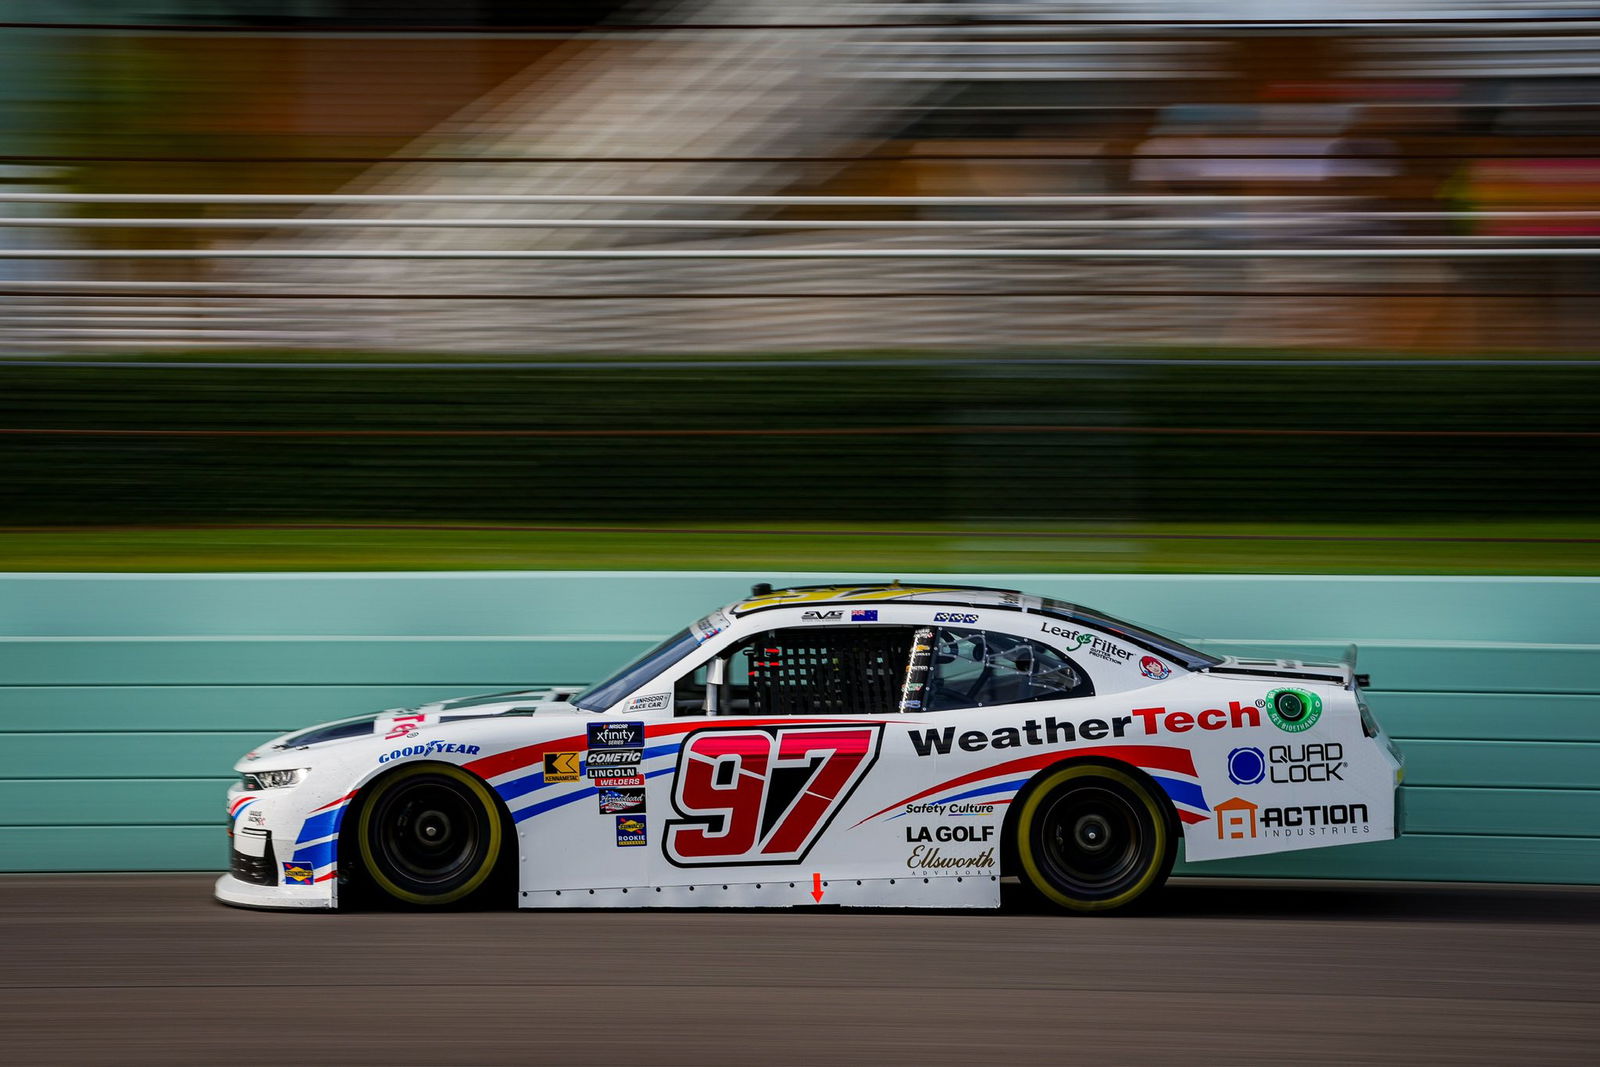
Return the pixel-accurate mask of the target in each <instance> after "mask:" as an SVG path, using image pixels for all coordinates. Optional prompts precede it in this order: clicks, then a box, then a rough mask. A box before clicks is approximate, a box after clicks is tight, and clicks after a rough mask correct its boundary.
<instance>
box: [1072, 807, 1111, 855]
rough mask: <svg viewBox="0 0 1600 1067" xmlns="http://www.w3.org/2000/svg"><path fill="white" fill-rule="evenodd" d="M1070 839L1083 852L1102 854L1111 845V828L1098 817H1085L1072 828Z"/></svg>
mask: <svg viewBox="0 0 1600 1067" xmlns="http://www.w3.org/2000/svg"><path fill="white" fill-rule="evenodd" d="M1072 837H1073V840H1075V841H1076V842H1077V843H1078V847H1079V848H1081V849H1083V850H1084V851H1085V852H1102V851H1104V850H1105V849H1106V848H1107V846H1109V845H1110V844H1111V827H1110V825H1109V824H1108V823H1107V822H1106V820H1105V819H1104V818H1103V817H1102V816H1099V815H1085V816H1083V817H1082V818H1081V819H1079V820H1078V821H1077V824H1076V825H1074V826H1073V828H1072Z"/></svg>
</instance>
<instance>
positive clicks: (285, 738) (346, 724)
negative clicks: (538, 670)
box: [239, 685, 588, 770]
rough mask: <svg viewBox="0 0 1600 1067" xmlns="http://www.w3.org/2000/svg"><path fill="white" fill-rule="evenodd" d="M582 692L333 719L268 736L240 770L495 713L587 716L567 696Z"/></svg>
mask: <svg viewBox="0 0 1600 1067" xmlns="http://www.w3.org/2000/svg"><path fill="white" fill-rule="evenodd" d="M582 691H583V687H582V686H577V685H567V686H551V687H549V688H546V689H522V690H517V691H515V692H510V693H484V694H480V695H477V696H466V697H456V698H453V699H450V700H436V701H434V702H432V703H429V704H420V705H418V706H417V707H414V708H390V709H389V710H388V711H380V712H378V713H377V714H376V715H358V716H356V717H355V718H352V719H337V720H335V721H333V722H326V723H322V724H321V725H319V726H313V727H310V728H309V729H303V730H295V731H293V732H291V733H287V734H283V735H282V736H279V737H275V738H273V739H272V740H271V741H268V742H267V743H266V744H264V745H260V746H258V747H257V748H256V750H255V751H254V752H251V753H249V754H248V755H246V756H245V757H244V759H242V760H240V761H239V769H241V770H248V769H250V767H251V766H252V765H253V764H254V763H255V761H256V760H258V759H263V758H265V757H269V756H272V755H273V754H275V753H280V752H284V751H287V750H290V749H294V750H300V749H307V748H317V747H320V746H323V745H332V744H338V743H340V742H347V741H355V740H358V739H363V738H371V737H405V736H408V735H415V733H416V732H417V731H419V730H425V729H429V728H431V727H435V726H439V725H441V724H443V723H451V722H460V721H462V720H464V719H485V718H492V717H494V716H497V715H518V716H522V715H587V714H588V713H587V712H582V711H579V710H578V709H577V708H575V707H573V706H572V698H573V697H574V696H576V695H577V694H579V693H581V692H582Z"/></svg>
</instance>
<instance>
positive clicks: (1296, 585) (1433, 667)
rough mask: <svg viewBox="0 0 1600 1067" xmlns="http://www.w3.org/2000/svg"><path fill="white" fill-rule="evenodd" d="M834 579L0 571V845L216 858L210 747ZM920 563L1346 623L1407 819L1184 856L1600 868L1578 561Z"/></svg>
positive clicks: (1450, 869)
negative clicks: (1366, 566) (1110, 565)
mask: <svg viewBox="0 0 1600 1067" xmlns="http://www.w3.org/2000/svg"><path fill="white" fill-rule="evenodd" d="M838 577H843V578H846V579H855V578H863V579H868V578H870V579H882V578H884V577H890V578H893V577H899V578H902V579H904V580H907V581H911V580H914V579H916V578H917V577H918V576H917V575H913V574H904V575H877V574H874V575H836V574H829V575H815V574H785V573H773V574H744V573H710V572H696V573H672V574H641V573H632V572H604V571H597V572H547V573H532V572H472V573H451V574H429V573H422V574H261V575H256V574H245V575H32V574H12V575H0V734H3V735H4V737H3V744H0V870H5V871H63V870H193V869H200V870H206V869H221V868H222V867H223V866H225V863H226V848H225V843H224V842H225V837H224V834H223V817H222V793H223V791H224V789H225V788H226V785H227V782H228V780H229V768H230V767H231V766H232V763H233V761H234V760H235V759H236V758H237V757H238V756H239V755H240V754H241V753H243V752H245V751H247V750H248V749H250V748H251V747H252V746H253V745H255V744H256V743H257V742H259V741H261V740H263V739H264V738H266V737H268V736H270V735H273V734H276V733H280V732H282V731H284V730H288V729H292V728H294V727H299V726H305V725H309V724H311V723H315V722H318V721H322V720H326V719H332V718H338V717H341V716H345V715H352V714H358V713H360V712H363V711H373V710H378V709H381V708H388V707H395V706H399V705H404V704H412V703H416V702H419V701H423V700H428V699H431V698H435V697H441V696H451V695H459V694H462V693H468V692H475V691H483V690H494V689H503V688H507V687H516V686H528V685H538V684H544V683H553V682H582V681H587V680H591V679H593V678H595V677H596V676H598V675H599V674H600V673H602V672H603V671H605V670H606V669H608V668H610V667H612V666H615V665H616V664H617V663H619V662H621V661H622V660H623V659H625V658H626V657H627V656H628V655H630V654H631V653H632V652H634V651H635V650H637V649H639V648H641V647H643V646H644V645H646V644H647V643H651V642H654V641H655V640H658V639H659V638H660V637H662V636H663V635H665V634H666V633H668V632H669V631H671V630H673V629H676V628H677V627H679V626H682V625H683V624H684V623H685V622H687V621H688V620H690V619H692V618H695V617H698V616H699V615H701V614H703V613H704V612H705V611H706V610H708V609H709V608H711V607H714V606H716V605H718V604H721V603H725V602H727V601H730V600H733V599H736V598H737V597H739V596H742V595H744V593H745V592H746V591H747V590H748V588H749V586H750V584H751V583H752V582H754V581H770V582H772V583H773V584H774V585H778V586H782V585H785V584H814V583H816V582H819V581H823V580H828V579H832V578H838ZM938 577H939V579H940V580H944V581H958V582H964V583H971V584H993V585H1004V586H1011V587H1015V588H1020V589H1024V590H1027V591H1029V592H1036V593H1043V594H1046V595H1051V596H1057V597H1060V598H1062V599H1066V600H1074V601H1077V602H1080V603H1084V604H1088V605H1090V606H1093V607H1097V608H1100V609H1102V610H1104V611H1108V612H1111V613H1112V614H1118V615H1125V616H1128V617H1130V618H1134V619H1137V620H1139V621H1141V622H1145V623H1148V624H1150V625H1152V626H1153V627H1155V628H1156V629H1163V630H1167V631H1170V632H1174V633H1177V634H1186V635H1189V636H1191V637H1193V638H1197V639H1203V643H1206V644H1208V645H1212V646H1220V647H1225V648H1227V649H1228V650H1230V651H1240V652H1255V651H1262V650H1266V649H1271V650H1274V651H1278V652H1282V653H1284V654H1287V655H1291V656H1294V655H1304V656H1328V655H1336V654H1337V653H1338V651H1339V650H1340V649H1342V647H1343V646H1344V645H1345V644H1347V643H1349V642H1352V641H1354V642H1356V643H1357V644H1359V645H1360V646H1361V665H1360V669H1361V670H1363V671H1365V672H1368V673H1370V674H1371V675H1372V679H1373V684H1372V690H1371V696H1370V699H1371V704H1372V706H1373V709H1374V711H1376V712H1377V714H1378V716H1379V717H1380V718H1381V719H1382V721H1383V723H1384V725H1385V727H1386V728H1387V729H1388V730H1389V732H1390V733H1391V734H1393V735H1394V736H1395V737H1396V738H1397V739H1398V740H1399V741H1400V742H1401V744H1402V746H1403V747H1404V749H1405V752H1406V756H1407V759H1408V761H1409V769H1408V777H1407V786H1406V805H1407V814H1408V820H1409V822H1408V829H1409V831H1410V833H1409V834H1408V835H1407V836H1406V837H1405V838H1403V839H1401V840H1399V841H1388V842H1374V843H1370V844H1362V845H1351V846H1347V847H1340V848H1333V849H1325V850H1317V851H1312V852H1301V853H1292V854H1289V855H1286V856H1280V857H1265V858H1259V859H1252V860H1239V861H1225V862H1220V863H1211V864H1202V865H1196V866H1195V867H1193V868H1189V869H1188V870H1189V871H1190V872H1191V873H1197V874H1241V875H1242V874H1270V875H1284V876H1297V877H1298V876H1304V877H1317V878H1407V879H1425V880H1492V881H1535V882H1545V881H1548V882H1581V883H1589V884H1600V840H1597V838H1600V580H1597V579H1540V578H1403V577H1402V578H1389V577H1288V578H1284V577H1256V576H1228V575H1203V576H1155V575H1140V576H1114V575H1006V576H996V575H981V574H974V575H940V576H938ZM1180 871H1181V869H1180Z"/></svg>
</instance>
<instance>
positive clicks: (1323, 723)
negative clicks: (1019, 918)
mask: <svg viewBox="0 0 1600 1067" xmlns="http://www.w3.org/2000/svg"><path fill="white" fill-rule="evenodd" d="M1353 667H1354V657H1353V655H1351V656H1347V657H1346V661H1345V662H1342V663H1337V664H1334V663H1300V662H1292V661H1284V660H1276V661H1275V660H1241V659H1235V658H1222V657H1218V656H1213V655H1209V654H1207V653H1205V652H1200V651H1197V650H1195V649H1193V648H1189V647H1187V646H1186V645H1184V644H1182V643H1180V642H1177V641H1174V640H1172V639H1170V638H1167V637H1163V636H1161V635H1159V634H1156V633H1152V632H1150V631H1149V630H1146V629H1143V628H1141V627H1138V626H1134V625H1131V624H1129V623H1125V622H1121V621H1118V620H1116V619H1113V618H1110V617H1108V616H1106V615H1103V614H1100V613H1098V612H1095V611H1091V610H1088V609H1086V608H1082V607H1078V606H1075V605H1072V604H1067V603H1062V602H1059V601H1055V600H1050V599H1044V598H1040V597H1035V596H1027V595H1024V594H1021V593H1016V592H1011V591H1006V590H999V589H979V588H969V587H956V586H901V585H899V584H893V585H873V586H830V587H816V588H802V589H789V590H782V591H778V592H773V591H772V590H770V589H769V588H767V587H765V586H757V587H756V588H755V589H754V590H753V592H752V596H751V598H750V599H747V600H744V601H741V602H739V603H736V604H732V605H730V606H728V607H726V608H723V609H721V610H719V611H714V612H712V613H711V614H710V615H707V616H706V617H705V618H703V619H700V620H699V621H697V622H695V623H694V624H692V625H690V626H688V627H686V628H684V629H682V630H680V631H678V632H677V633H675V634H673V635H672V636H671V637H668V638H667V639H666V640H665V641H663V642H661V644H659V645H657V646H656V647H655V648H653V649H651V650H650V651H648V652H646V653H644V654H643V655H641V656H640V657H639V658H638V659H636V660H634V661H633V662H632V663H630V664H628V665H627V666H626V667H624V668H622V669H621V670H620V671H618V672H617V673H616V674H614V675H613V676H611V677H610V678H607V679H605V680H604V681H601V682H598V683H596V684H594V685H591V686H589V687H587V688H581V687H576V686H573V687H565V688H562V687H557V688H552V689H544V690H537V691H528V692H517V693H505V694H497V695H491V696H480V697H466V698H463V699H459V700H446V701H442V702H439V703H433V704H427V705H423V706H421V707H417V708H407V709H399V710H393V711H386V712H383V713H381V714H378V715H365V716H362V717H360V718H355V719H348V720H344V721H341V722H336V723H331V724H329V725H325V726H318V727H314V728H312V729H309V730H304V731H300V732H298V733H293V734H288V735H285V736H283V737H280V738H278V739H276V740H274V741H270V742H268V743H267V744H265V745H262V746H261V747H260V748H259V749H257V750H256V751H254V752H251V753H250V754H249V755H247V756H245V757H244V759H242V760H241V761H240V762H239V763H238V765H237V766H236V770H237V771H238V772H239V774H240V780H239V781H238V782H237V783H236V784H235V785H233V786H232V787H231V788H230V789H229V791H228V815H229V834H230V837H231V842H232V856H231V864H230V870H229V873H227V874H225V875H223V876H222V877H221V878H220V879H219V880H218V881H217V884H216V895H217V897H218V898H219V899H220V900H222V901H225V902H226V903H229V904H238V905H244V906H254V907H265V908H334V907H338V906H339V905H341V904H349V903H351V902H352V901H357V900H362V899H367V900H372V899H377V900H390V901H398V902H401V903H404V904H410V905H424V906H425V905H444V904H452V903H455V902H458V901H462V900H465V899H466V898H468V897H482V896H484V895H486V894H493V893H503V894H505V896H506V898H508V899H509V898H510V897H512V896H514V898H515V899H516V900H517V902H518V903H519V904H520V905H521V906H522V907H526V908H560V907H630V906H655V907H718V906H726V907H790V906H797V905H813V904H818V903H823V904H839V905H846V906H858V907H863V906H864V907H872V906H880V907H899V908H904V907H936V908H950V907H994V906H997V905H998V904H999V902H1000V879H1001V878H1002V877H1004V876H1008V875H1016V876H1017V877H1018V878H1019V879H1020V881H1021V882H1022V883H1023V884H1024V885H1026V886H1028V887H1030V888H1031V889H1032V890H1033V891H1034V892H1036V893H1037V894H1039V895H1041V896H1042V897H1044V898H1045V899H1046V900H1049V901H1052V902H1054V903H1055V904H1056V905H1059V906H1060V907H1062V908H1065V909H1069V910H1074V911H1108V910H1113V909H1117V908H1121V907H1124V906H1126V905H1128V904H1131V903H1132V902H1134V901H1135V900H1137V899H1139V898H1140V897H1141V896H1143V895H1144V894H1146V893H1148V892H1149V891H1150V890H1152V889H1154V888H1156V887H1157V886H1159V885H1161V884H1162V882H1164V881H1165V879H1166V877H1167V875H1168V873H1169V872H1170V870H1171V869H1172V864H1173V860H1174V858H1175V856H1176V854H1177V847H1178V842H1179V840H1180V839H1181V840H1182V841H1183V843H1184V848H1185V855H1186V857H1187V859H1188V860H1190V861H1196V860H1210V859H1223V858H1228V857H1236V856H1252V855H1258V854H1261V853H1268V852H1282V851H1287V850H1290V849H1305V848H1318V847H1322V846H1327V845H1341V844H1348V843H1352V842H1359V841H1377V840H1382V839H1385V838H1391V837H1394V836H1396V835H1397V834H1398V833H1399V831H1400V825H1399V818H1398V812H1397V808H1396V799H1397V791H1398V786H1399V782H1400V780H1401V777H1402V775H1403V761H1402V759H1401V756H1400V754H1399V752H1398V751H1397V750H1396V748H1395V747H1394V745H1393V744H1392V743H1391V742H1390V741H1389V739H1388V738H1387V737H1386V736H1385V735H1384V734H1383V732H1382V730H1381V729H1380V728H1379V726H1378V724H1377V722H1376V720H1374V719H1373V717H1372V714H1371V712H1370V711H1369V710H1368V708H1367V706H1366V703H1365V701H1364V700H1363V699H1362V694H1361V685H1360V681H1359V680H1358V678H1357V676H1356V675H1355V674H1354V672H1353Z"/></svg>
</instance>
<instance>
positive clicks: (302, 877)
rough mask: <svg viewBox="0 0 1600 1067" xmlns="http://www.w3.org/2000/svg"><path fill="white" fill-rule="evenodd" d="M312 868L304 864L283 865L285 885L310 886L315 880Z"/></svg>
mask: <svg viewBox="0 0 1600 1067" xmlns="http://www.w3.org/2000/svg"><path fill="white" fill-rule="evenodd" d="M312 874H313V872H312V870H311V868H310V867H307V866H306V865H305V864H303V863H285V864H284V865H283V884H284V885H310V884H311V883H312V882H313V881H315V878H314V877H313V876H312Z"/></svg>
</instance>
